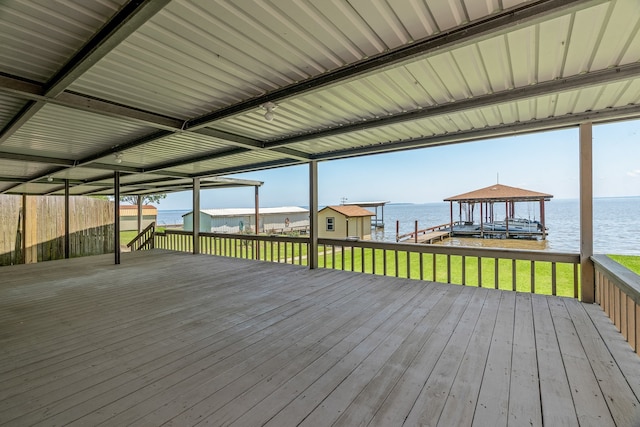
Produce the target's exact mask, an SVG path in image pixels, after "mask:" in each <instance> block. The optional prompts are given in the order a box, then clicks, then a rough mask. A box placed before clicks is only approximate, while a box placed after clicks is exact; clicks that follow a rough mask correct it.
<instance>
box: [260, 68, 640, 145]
mask: <svg viewBox="0 0 640 427" xmlns="http://www.w3.org/2000/svg"><path fill="white" fill-rule="evenodd" d="M637 77H640V63H637V62H636V63H633V64H629V65H625V66H620V67H616V68H609V69H606V70H600V71H594V72H591V73H586V74H579V75H576V76H571V77H567V78H563V79H556V80H552V81H549V82H543V83H539V84H537V85H532V86H525V87H520V88H516V89H511V90H506V91H502V92H496V93H492V94H488V95H482V96H477V97H475V98H469V99H463V100H461V101H455V102H451V103H448V104H440V105H434V106H432V107H424V108H422V109H420V110H414V111H410V112H407V113H400V114H396V115H394V116H389V117H381V118H378V119H372V120H368V121H366V122H357V123H354V124H350V125H344V126H339V127H334V128H331V129H327V130H321V131H317V132H313V133H307V134H304V135H298V136H294V137H290V138H283V139H279V140H275V141H272V142H266V143H265V144H264V145H265V148H276V147H282V146H286V145H289V144H294V143H296V142H303V141H308V140H311V139H317V138H326V137H330V136H335V135H343V134H346V133H348V132H357V131H362V130H366V129H371V128H375V127H380V126H389V125H394V124H398V123H403V122H407V121H412V120H419V119H423V118H427V117H431V116H438V115H444V114H452V113H458V112H460V111H464V110H472V109H474V108H482V107H487V106H491V105H497V104H500V103H504V102H513V101H520V100H523V99H527V98H533V97H536V96H544V95H550V94H554V93H559V92H565V91H569V90H573V89H579V88H582V87H588V86H592V85H597V84H604V83H613V82H616V81H620V80H625V79H631V78H637ZM311 157H313V156H311Z"/></svg>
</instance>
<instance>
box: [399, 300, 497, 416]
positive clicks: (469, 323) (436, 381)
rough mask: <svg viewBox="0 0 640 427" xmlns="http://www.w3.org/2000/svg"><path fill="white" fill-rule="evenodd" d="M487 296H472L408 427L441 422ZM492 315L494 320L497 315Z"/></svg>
mask: <svg viewBox="0 0 640 427" xmlns="http://www.w3.org/2000/svg"><path fill="white" fill-rule="evenodd" d="M487 293H488V291H487V290H486V289H478V290H477V292H476V293H474V295H473V296H472V299H471V302H470V303H469V305H468V306H467V308H466V310H465V312H464V314H463V315H462V318H461V319H460V322H459V323H458V325H457V326H456V328H455V329H454V330H453V331H452V332H451V335H450V338H449V340H448V342H447V345H446V346H445V348H444V350H443V352H442V354H441V355H440V357H439V358H438V361H437V362H436V364H435V366H434V368H433V371H432V372H431V373H430V375H429V376H428V378H427V380H426V382H425V383H424V386H423V387H422V390H421V391H420V394H419V395H418V398H417V399H416V401H415V402H414V404H413V407H412V408H411V411H410V412H409V414H408V415H407V418H406V420H405V422H406V423H407V424H408V425H433V424H436V423H437V422H438V420H439V418H440V414H441V412H442V409H443V408H444V405H445V403H446V400H447V398H448V397H449V391H450V389H451V386H452V384H453V381H454V379H455V373H456V372H458V370H459V369H460V365H461V363H462V358H463V356H464V354H465V351H466V349H467V347H468V345H469V341H470V339H471V336H472V334H473V331H474V329H475V327H476V325H477V323H478V318H479V317H480V315H481V312H482V307H483V305H484V302H485V299H486V297H487ZM490 314H493V315H494V316H495V311H494V312H493V313H490ZM494 318H495V317H494Z"/></svg>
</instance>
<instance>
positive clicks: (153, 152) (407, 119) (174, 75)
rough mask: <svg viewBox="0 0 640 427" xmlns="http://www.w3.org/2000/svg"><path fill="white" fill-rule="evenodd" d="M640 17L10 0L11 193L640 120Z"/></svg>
mask: <svg viewBox="0 0 640 427" xmlns="http://www.w3.org/2000/svg"><path fill="white" fill-rule="evenodd" d="M638 16H640V2H639V1H637V0H580V1H578V0H573V1H572V0H541V1H519V0H486V1H477V2H476V1H474V2H469V1H464V0H422V1H413V0H352V1H346V0H344V1H342V0H336V1H331V2H329V1H311V0H308V1H304V0H279V1H257V0H256V1H242V2H238V1H233V0H220V1H216V2H212V1H208V0H173V1H169V0H147V1H130V2H127V1H125V0H110V1H109V0H107V1H105V0H83V1H78V2H65V3H64V4H60V3H58V2H50V1H47V0H32V1H30V0H6V1H3V2H0V193H9V194H22V193H30V194H61V193H62V192H63V188H64V186H63V185H61V183H62V182H63V181H62V180H63V179H69V180H70V183H71V193H72V194H92V193H96V192H97V193H100V194H104V193H105V192H110V191H112V189H110V187H109V186H110V185H111V182H110V179H109V177H110V176H111V175H112V173H113V171H114V170H120V171H121V172H122V174H123V178H122V179H123V182H126V184H127V189H126V191H127V192H130V193H136V192H140V193H144V192H149V191H153V190H154V189H155V187H154V185H153V184H151V183H154V182H163V183H167V184H168V185H170V184H169V183H171V182H173V181H172V180H173V179H177V180H183V181H184V182H188V181H189V180H190V179H191V178H194V177H206V176H220V175H224V174H228V173H235V172H243V171H252V170H261V169H267V168H273V167H281V166H288V165H295V164H301V163H306V162H309V161H313V160H331V159H338V158H345V157H350V156H358V155H366V154H371V153H380V152H390V151H395V150H405V149H412V148H419V147H428V146H430V145H436V144H437V145H440V144H448V143H456V142H462V141H471V140H478V139H483V138H488V137H497V136H500V135H505V134H513V133H514V132H515V133H517V132H531V131H538V130H544V129H554V128H562V127H569V126H576V125H577V124H578V123H580V122H583V121H593V122H596V123H598V122H606V121H615V120H625V119H630V118H638V117H640V63H639V61H640V21H639V20H638ZM267 103H273V104H275V106H276V107H275V109H273V110H272V112H273V115H274V119H273V120H271V121H268V120H266V119H265V113H266V112H267V110H266V109H265V108H264V105H265V104H267ZM49 177H52V178H53V181H49V180H48V179H47V178H49ZM111 181H112V180H111ZM181 182H182V181H181ZM98 184H99V185H98ZM176 185H178V184H176ZM158 188H166V187H164V184H163V186H162V187H160V186H159V187H158Z"/></svg>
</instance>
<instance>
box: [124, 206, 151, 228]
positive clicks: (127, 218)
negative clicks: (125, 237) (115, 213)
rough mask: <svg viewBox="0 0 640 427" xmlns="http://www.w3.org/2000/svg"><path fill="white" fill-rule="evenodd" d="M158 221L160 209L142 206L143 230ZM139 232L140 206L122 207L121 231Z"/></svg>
mask: <svg viewBox="0 0 640 427" xmlns="http://www.w3.org/2000/svg"><path fill="white" fill-rule="evenodd" d="M157 220H158V209H157V208H156V207H155V206H153V205H143V206H142V229H144V228H145V227H147V226H148V225H149V224H151V223H152V222H156V221H157ZM132 230H136V231H137V230H138V206H137V205H120V231H132Z"/></svg>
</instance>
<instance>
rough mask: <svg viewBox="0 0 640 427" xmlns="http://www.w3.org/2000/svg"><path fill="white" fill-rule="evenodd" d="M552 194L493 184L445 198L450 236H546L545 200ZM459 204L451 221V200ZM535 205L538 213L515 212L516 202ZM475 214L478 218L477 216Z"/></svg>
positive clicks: (452, 212) (452, 209)
mask: <svg viewBox="0 0 640 427" xmlns="http://www.w3.org/2000/svg"><path fill="white" fill-rule="evenodd" d="M552 197H553V196H552V195H551V194H546V193H539V192H537V191H531V190H525V189H522V188H517V187H509V186H508V185H502V184H494V185H490V186H489V187H485V188H481V189H479V190H474V191H470V192H468V193H463V194H458V195H457V196H452V197H448V198H446V199H444V201H445V202H449V212H450V230H451V234H452V235H453V236H456V235H457V236H477V237H507V238H509V237H513V238H534V237H538V236H540V237H542V238H543V239H544V238H546V235H547V227H546V222H545V211H544V204H545V202H546V201H549V200H551V198H552ZM454 202H456V203H457V204H458V220H457V221H454V208H453V204H454ZM522 203H526V204H531V203H535V204H537V205H538V207H539V209H538V213H537V216H536V215H535V213H533V217H531V215H530V214H531V211H530V210H528V212H527V213H528V215H527V217H519V216H517V215H516V205H517V204H522ZM476 218H477V219H476Z"/></svg>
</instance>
